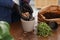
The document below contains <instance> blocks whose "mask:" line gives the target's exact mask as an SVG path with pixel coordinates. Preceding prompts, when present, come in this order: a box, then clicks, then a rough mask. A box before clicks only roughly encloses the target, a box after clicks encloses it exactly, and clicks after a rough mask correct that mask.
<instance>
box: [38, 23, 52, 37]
mask: <svg viewBox="0 0 60 40" xmlns="http://www.w3.org/2000/svg"><path fill="white" fill-rule="evenodd" d="M51 32H52V29H51V28H50V27H49V26H48V25H47V24H46V23H45V22H41V23H39V24H38V26H37V34H38V35H41V36H43V37H47V36H48V35H50V34H51Z"/></svg>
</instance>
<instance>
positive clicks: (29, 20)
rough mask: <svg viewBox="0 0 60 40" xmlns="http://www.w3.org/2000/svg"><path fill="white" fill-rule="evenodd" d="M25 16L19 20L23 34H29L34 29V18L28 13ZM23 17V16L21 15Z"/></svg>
mask: <svg viewBox="0 0 60 40" xmlns="http://www.w3.org/2000/svg"><path fill="white" fill-rule="evenodd" d="M26 14H27V16H25V17H23V18H21V22H22V26H23V30H24V31H25V32H31V31H33V29H34V17H32V16H30V15H29V12H26ZM22 15H24V14H22Z"/></svg>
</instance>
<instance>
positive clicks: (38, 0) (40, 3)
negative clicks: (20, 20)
mask: <svg viewBox="0 0 60 40" xmlns="http://www.w3.org/2000/svg"><path fill="white" fill-rule="evenodd" d="M48 5H58V0H35V7H36V8H43V7H45V6H48Z"/></svg>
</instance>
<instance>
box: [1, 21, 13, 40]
mask: <svg viewBox="0 0 60 40" xmlns="http://www.w3.org/2000/svg"><path fill="white" fill-rule="evenodd" d="M9 31H10V25H9V24H8V23H7V22H5V21H0V40H14V39H13V38H12V36H11V35H10V32H9Z"/></svg>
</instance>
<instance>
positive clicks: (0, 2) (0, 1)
mask: <svg viewBox="0 0 60 40" xmlns="http://www.w3.org/2000/svg"><path fill="white" fill-rule="evenodd" d="M13 5H14V2H13V0H0V6H3V7H13Z"/></svg>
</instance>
